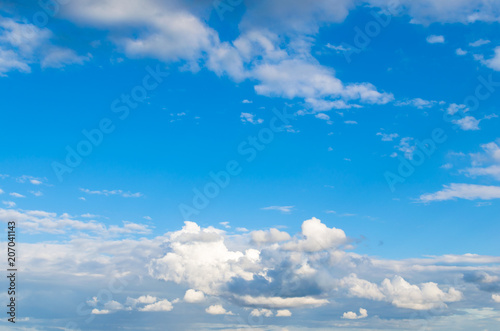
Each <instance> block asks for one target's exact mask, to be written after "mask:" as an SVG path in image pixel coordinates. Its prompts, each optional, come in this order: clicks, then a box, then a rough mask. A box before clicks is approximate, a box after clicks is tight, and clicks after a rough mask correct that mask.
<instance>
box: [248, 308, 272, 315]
mask: <svg viewBox="0 0 500 331" xmlns="http://www.w3.org/2000/svg"><path fill="white" fill-rule="evenodd" d="M250 316H256V317H259V316H265V317H271V316H273V312H272V311H271V310H269V309H265V308H263V309H254V310H252V311H251V312H250Z"/></svg>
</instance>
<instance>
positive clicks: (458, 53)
mask: <svg viewBox="0 0 500 331" xmlns="http://www.w3.org/2000/svg"><path fill="white" fill-rule="evenodd" d="M455 54H457V55H459V56H463V55H466V54H467V51H464V50H463V49H461V48H457V49H456V50H455Z"/></svg>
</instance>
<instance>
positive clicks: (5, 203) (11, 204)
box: [2, 201, 16, 208]
mask: <svg viewBox="0 0 500 331" xmlns="http://www.w3.org/2000/svg"><path fill="white" fill-rule="evenodd" d="M2 203H3V204H4V205H6V206H7V207H9V208H12V207H15V206H16V203H15V202H14V201H2Z"/></svg>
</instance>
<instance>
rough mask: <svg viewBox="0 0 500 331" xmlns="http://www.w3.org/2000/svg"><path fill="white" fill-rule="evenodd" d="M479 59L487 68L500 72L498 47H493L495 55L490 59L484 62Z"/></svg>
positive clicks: (499, 49) (499, 47)
mask: <svg viewBox="0 0 500 331" xmlns="http://www.w3.org/2000/svg"><path fill="white" fill-rule="evenodd" d="M479 59H480V60H481V62H482V63H483V64H484V65H486V66H487V67H489V68H491V69H493V70H496V71H500V46H497V47H495V54H494V55H493V57H492V58H490V59H487V60H484V59H483V58H482V57H480V58H479Z"/></svg>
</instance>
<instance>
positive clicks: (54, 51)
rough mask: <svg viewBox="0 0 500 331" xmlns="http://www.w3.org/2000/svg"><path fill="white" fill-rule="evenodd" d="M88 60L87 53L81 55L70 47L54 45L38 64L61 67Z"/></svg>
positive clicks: (46, 66) (47, 66) (44, 66)
mask: <svg viewBox="0 0 500 331" xmlns="http://www.w3.org/2000/svg"><path fill="white" fill-rule="evenodd" d="M89 60H90V56H88V55H87V56H81V55H78V54H76V52H75V51H73V50H71V49H68V48H62V47H55V46H54V47H52V48H51V49H50V51H48V52H47V54H46V55H45V57H44V58H43V59H42V61H41V62H40V65H41V67H42V68H63V67H65V66H67V65H70V64H79V65H82V64H84V63H85V62H87V61H89Z"/></svg>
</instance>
